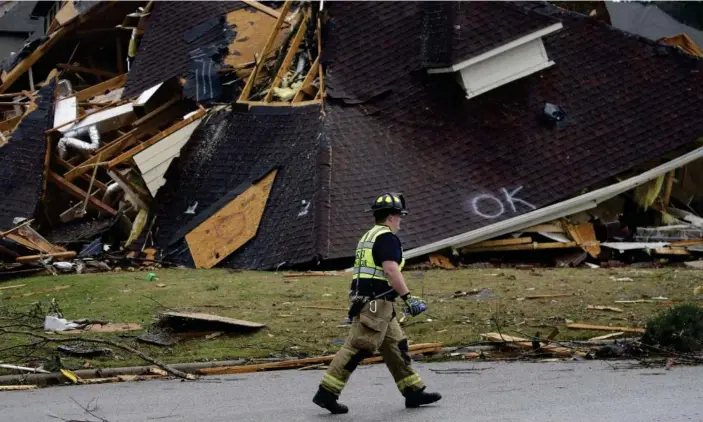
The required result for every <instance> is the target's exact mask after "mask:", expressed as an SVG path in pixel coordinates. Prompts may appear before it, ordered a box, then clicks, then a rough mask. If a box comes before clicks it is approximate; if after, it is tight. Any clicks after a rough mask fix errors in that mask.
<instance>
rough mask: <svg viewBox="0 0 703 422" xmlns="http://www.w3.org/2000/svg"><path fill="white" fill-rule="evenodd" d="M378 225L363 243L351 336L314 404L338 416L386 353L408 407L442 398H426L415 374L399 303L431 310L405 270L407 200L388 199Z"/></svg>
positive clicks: (378, 205)
mask: <svg viewBox="0 0 703 422" xmlns="http://www.w3.org/2000/svg"><path fill="white" fill-rule="evenodd" d="M367 211H372V212H373V214H374V218H375V221H376V224H375V225H374V226H373V227H372V228H371V230H369V231H368V232H366V233H365V234H364V235H363V236H362V237H361V239H360V241H359V243H358V245H357V248H356V255H355V260H354V268H353V271H352V274H353V275H352V283H351V291H350V298H351V305H350V307H349V319H351V321H352V324H351V331H350V332H349V335H348V337H347V339H346V341H345V343H344V345H343V346H342V348H341V349H340V350H339V352H337V354H336V355H335V357H334V359H333V360H332V363H331V364H330V367H329V369H328V370H327V371H326V372H325V374H324V375H323V377H322V380H321V381H320V385H319V387H318V391H317V393H316V394H315V397H314V398H313V403H315V404H317V405H318V406H320V407H322V408H325V409H327V410H329V411H330V412H331V413H333V414H338V413H347V412H348V411H349V409H348V408H347V406H345V405H344V404H342V403H339V402H338V401H337V400H338V398H339V395H340V393H341V392H342V390H343V389H344V386H345V385H346V383H347V381H348V380H349V377H350V376H351V374H352V373H353V372H354V370H355V369H356V367H357V366H358V365H359V363H360V362H361V361H362V360H364V359H366V358H368V357H370V356H372V355H373V354H374V352H376V351H377V350H378V351H380V353H381V356H383V360H384V362H385V364H386V366H387V367H388V369H389V370H390V372H391V375H392V376H393V378H394V380H395V383H396V386H397V387H398V390H399V391H400V393H401V394H402V395H403V396H404V397H405V406H406V407H410V408H413V407H419V406H421V405H425V404H430V403H434V402H436V401H438V400H440V399H441V398H442V396H441V395H440V394H439V393H427V392H425V385H424V383H423V382H422V379H421V378H420V375H419V374H418V373H417V372H415V371H413V369H412V368H411V360H410V356H409V355H408V340H407V338H406V337H405V334H404V333H403V330H402V329H401V328H400V324H399V322H398V318H397V315H396V312H395V306H394V305H395V299H396V298H398V297H400V298H401V299H402V301H403V303H404V308H405V312H406V313H407V314H410V315H412V316H417V315H419V314H420V313H422V312H423V311H424V310H425V308H426V304H425V302H424V301H422V299H420V298H418V297H416V296H411V295H410V291H409V290H408V287H407V285H406V284H405V280H404V279H403V275H402V274H401V270H402V269H403V265H404V264H405V259H404V258H403V250H402V247H401V243H400V239H398V237H397V236H396V233H397V232H398V230H399V229H400V221H401V218H402V217H403V216H405V215H407V213H408V211H407V210H406V208H405V198H403V195H402V194H398V193H384V194H382V195H380V196H379V197H377V198H376V200H375V201H374V202H373V203H372V205H371V208H370V209H369V210H367Z"/></svg>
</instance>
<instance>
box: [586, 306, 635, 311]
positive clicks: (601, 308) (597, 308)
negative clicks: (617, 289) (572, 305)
mask: <svg viewBox="0 0 703 422" xmlns="http://www.w3.org/2000/svg"><path fill="white" fill-rule="evenodd" d="M586 309H587V310H589V311H610V312H618V313H622V312H625V311H623V310H622V309H620V308H616V307H614V306H600V305H588V306H586Z"/></svg>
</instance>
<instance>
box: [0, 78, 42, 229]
mask: <svg viewBox="0 0 703 422" xmlns="http://www.w3.org/2000/svg"><path fill="white" fill-rule="evenodd" d="M55 85H56V83H55V82H54V81H52V82H51V83H49V84H47V85H46V86H44V87H43V88H41V89H40V90H39V93H38V95H39V96H40V97H41V98H38V99H37V100H36V101H37V109H36V110H34V111H33V112H31V113H29V114H28V115H26V116H25V117H24V118H23V119H22V122H20V124H19V125H18V126H17V129H15V131H14V132H13V133H12V137H11V138H10V140H9V142H8V143H7V144H6V145H5V146H3V147H0V162H1V163H2V165H1V166H0V198H2V199H1V200H0V231H2V230H7V229H10V228H12V227H13V226H14V225H15V224H13V220H14V219H15V218H16V217H23V218H32V217H33V216H34V211H35V209H36V207H37V204H38V203H39V200H40V199H41V195H42V186H43V175H44V159H45V156H46V135H44V131H46V130H48V129H50V128H51V127H52V121H53V115H54V112H53V108H54V106H53V104H54V87H55Z"/></svg>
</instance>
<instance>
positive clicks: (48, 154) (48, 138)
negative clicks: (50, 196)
mask: <svg viewBox="0 0 703 422" xmlns="http://www.w3.org/2000/svg"><path fill="white" fill-rule="evenodd" d="M50 165H51V136H48V135H47V136H46V154H45V155H44V170H43V173H42V191H41V192H42V193H41V199H42V201H43V200H45V199H46V187H47V185H48V183H49V167H50Z"/></svg>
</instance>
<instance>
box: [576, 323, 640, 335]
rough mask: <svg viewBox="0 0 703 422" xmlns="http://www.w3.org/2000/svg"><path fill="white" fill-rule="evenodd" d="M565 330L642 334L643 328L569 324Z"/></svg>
mask: <svg viewBox="0 0 703 422" xmlns="http://www.w3.org/2000/svg"><path fill="white" fill-rule="evenodd" d="M567 328H571V329H573V330H591V331H616V332H620V331H621V332H623V333H644V328H630V327H610V326H607V325H590V324H569V325H567Z"/></svg>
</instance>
